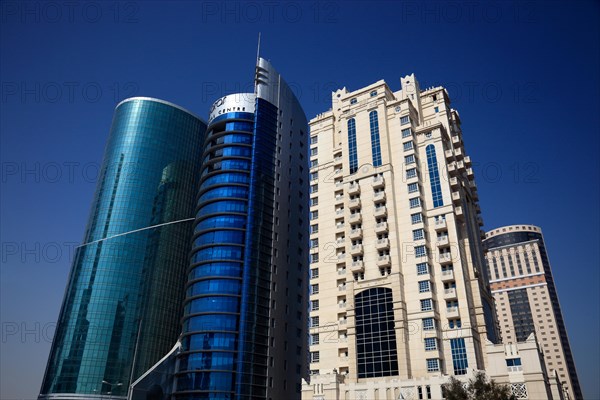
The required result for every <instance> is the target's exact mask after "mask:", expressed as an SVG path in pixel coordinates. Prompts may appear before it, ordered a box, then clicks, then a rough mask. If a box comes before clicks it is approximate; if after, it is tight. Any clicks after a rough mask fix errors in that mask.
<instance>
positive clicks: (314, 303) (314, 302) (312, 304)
mask: <svg viewBox="0 0 600 400" xmlns="http://www.w3.org/2000/svg"><path fill="white" fill-rule="evenodd" d="M318 310H319V300H311V301H310V311H318Z"/></svg>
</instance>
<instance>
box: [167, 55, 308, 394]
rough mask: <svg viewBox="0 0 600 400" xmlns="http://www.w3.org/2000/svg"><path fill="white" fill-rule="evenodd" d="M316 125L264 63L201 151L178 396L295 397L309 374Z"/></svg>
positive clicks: (213, 125) (225, 104)
mask: <svg viewBox="0 0 600 400" xmlns="http://www.w3.org/2000/svg"><path fill="white" fill-rule="evenodd" d="M307 149H308V126H307V122H306V117H305V115H304V112H303V110H302V108H301V106H300V104H299V103H298V100H297V99H296V97H295V96H294V94H293V93H292V91H291V90H290V88H289V87H288V85H287V84H286V83H285V82H284V81H283V79H282V78H281V76H280V75H279V74H278V73H277V72H276V71H275V69H274V68H273V67H272V66H271V64H269V63H268V62H267V61H265V60H264V59H262V58H260V59H259V60H258V63H257V66H256V76H255V93H238V94H231V95H228V96H225V97H223V98H221V99H219V100H217V101H216V102H215V103H214V105H213V107H212V109H211V111H210V117H209V126H208V129H207V137H206V141H205V144H204V148H203V155H202V159H203V164H202V169H201V178H200V190H199V193H198V205H197V209H196V221H195V223H194V237H193V249H192V260H191V267H190V269H189V274H188V281H187V285H186V300H185V306H184V307H185V308H184V315H183V319H182V321H183V333H182V335H181V351H180V353H179V355H178V367H177V372H176V384H175V387H174V397H175V398H176V399H189V400H196V399H236V400H243V399H273V400H276V399H294V398H299V396H300V387H301V379H302V377H306V376H307V372H308V369H307V360H306V352H307V343H306V340H304V338H305V337H306V335H307V296H308V288H307V273H308V269H307V264H308V262H307V261H308V207H307V204H308V196H309V194H308V157H307V156H308V151H307Z"/></svg>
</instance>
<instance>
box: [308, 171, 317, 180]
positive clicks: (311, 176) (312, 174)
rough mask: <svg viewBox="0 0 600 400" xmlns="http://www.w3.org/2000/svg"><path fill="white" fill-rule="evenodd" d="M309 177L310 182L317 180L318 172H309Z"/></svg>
mask: <svg viewBox="0 0 600 400" xmlns="http://www.w3.org/2000/svg"><path fill="white" fill-rule="evenodd" d="M309 176H310V180H311V181H315V180H317V179H319V173H318V172H311V173H310V175H309Z"/></svg>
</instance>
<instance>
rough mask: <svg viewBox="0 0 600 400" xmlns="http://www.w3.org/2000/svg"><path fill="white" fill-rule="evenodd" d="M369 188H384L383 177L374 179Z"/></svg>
mask: <svg viewBox="0 0 600 400" xmlns="http://www.w3.org/2000/svg"><path fill="white" fill-rule="evenodd" d="M371 186H373V189H380V188H383V187H384V186H385V180H384V179H383V176H376V177H374V178H373V180H372V181H371Z"/></svg>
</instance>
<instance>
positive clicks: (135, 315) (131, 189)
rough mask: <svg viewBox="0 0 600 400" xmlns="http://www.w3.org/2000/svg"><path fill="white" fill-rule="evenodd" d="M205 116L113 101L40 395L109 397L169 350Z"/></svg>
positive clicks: (141, 101) (120, 393) (145, 101)
mask: <svg viewBox="0 0 600 400" xmlns="http://www.w3.org/2000/svg"><path fill="white" fill-rule="evenodd" d="M205 130H206V124H205V123H204V122H203V121H202V120H201V119H199V118H198V117H196V116H194V115H193V114H191V113H189V112H188V111H186V110H184V109H182V108H180V107H178V106H176V105H174V104H171V103H168V102H165V101H161V100H157V99H151V98H132V99H127V100H125V101H123V102H121V103H120V104H119V105H117V107H116V110H115V115H114V119H113V123H112V128H111V132H110V136H109V139H108V144H107V147H106V150H105V155H104V162H103V165H102V169H101V173H100V175H99V181H98V186H97V191H96V194H95V198H94V202H93V205H92V209H91V213H90V217H89V222H88V226H87V229H86V232H85V235H84V244H83V245H81V246H80V247H78V248H77V251H76V253H75V258H74V262H73V266H72V269H71V273H70V276H69V282H68V285H67V289H66V293H65V298H64V300H63V305H62V308H61V312H60V316H59V320H58V327H57V330H56V334H55V338H54V341H53V344H52V349H51V352H50V358H49V361H48V366H47V369H46V374H45V377H44V381H43V384H42V389H41V394H40V398H82V399H83V398H86V399H89V398H94V397H96V396H97V397H102V398H103V399H105V398H115V399H116V398H118V399H123V398H125V397H126V396H127V390H128V388H129V384H130V382H132V381H133V380H135V379H136V378H137V377H138V376H139V375H141V374H142V373H143V372H144V371H146V370H147V369H148V368H150V367H151V366H152V365H153V364H154V363H156V362H157V361H158V360H159V359H160V358H161V357H162V356H163V355H164V354H165V353H167V352H168V351H169V349H171V347H172V346H173V344H174V343H175V342H176V341H177V338H178V336H179V333H180V315H181V313H180V310H181V304H182V300H183V290H184V283H185V271H186V268H187V266H188V265H189V251H190V242H189V238H190V235H191V233H192V221H193V217H194V207H195V200H196V193H197V191H198V181H199V165H200V162H201V160H200V157H201V151H202V148H201V144H202V142H203V139H204V134H205Z"/></svg>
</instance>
